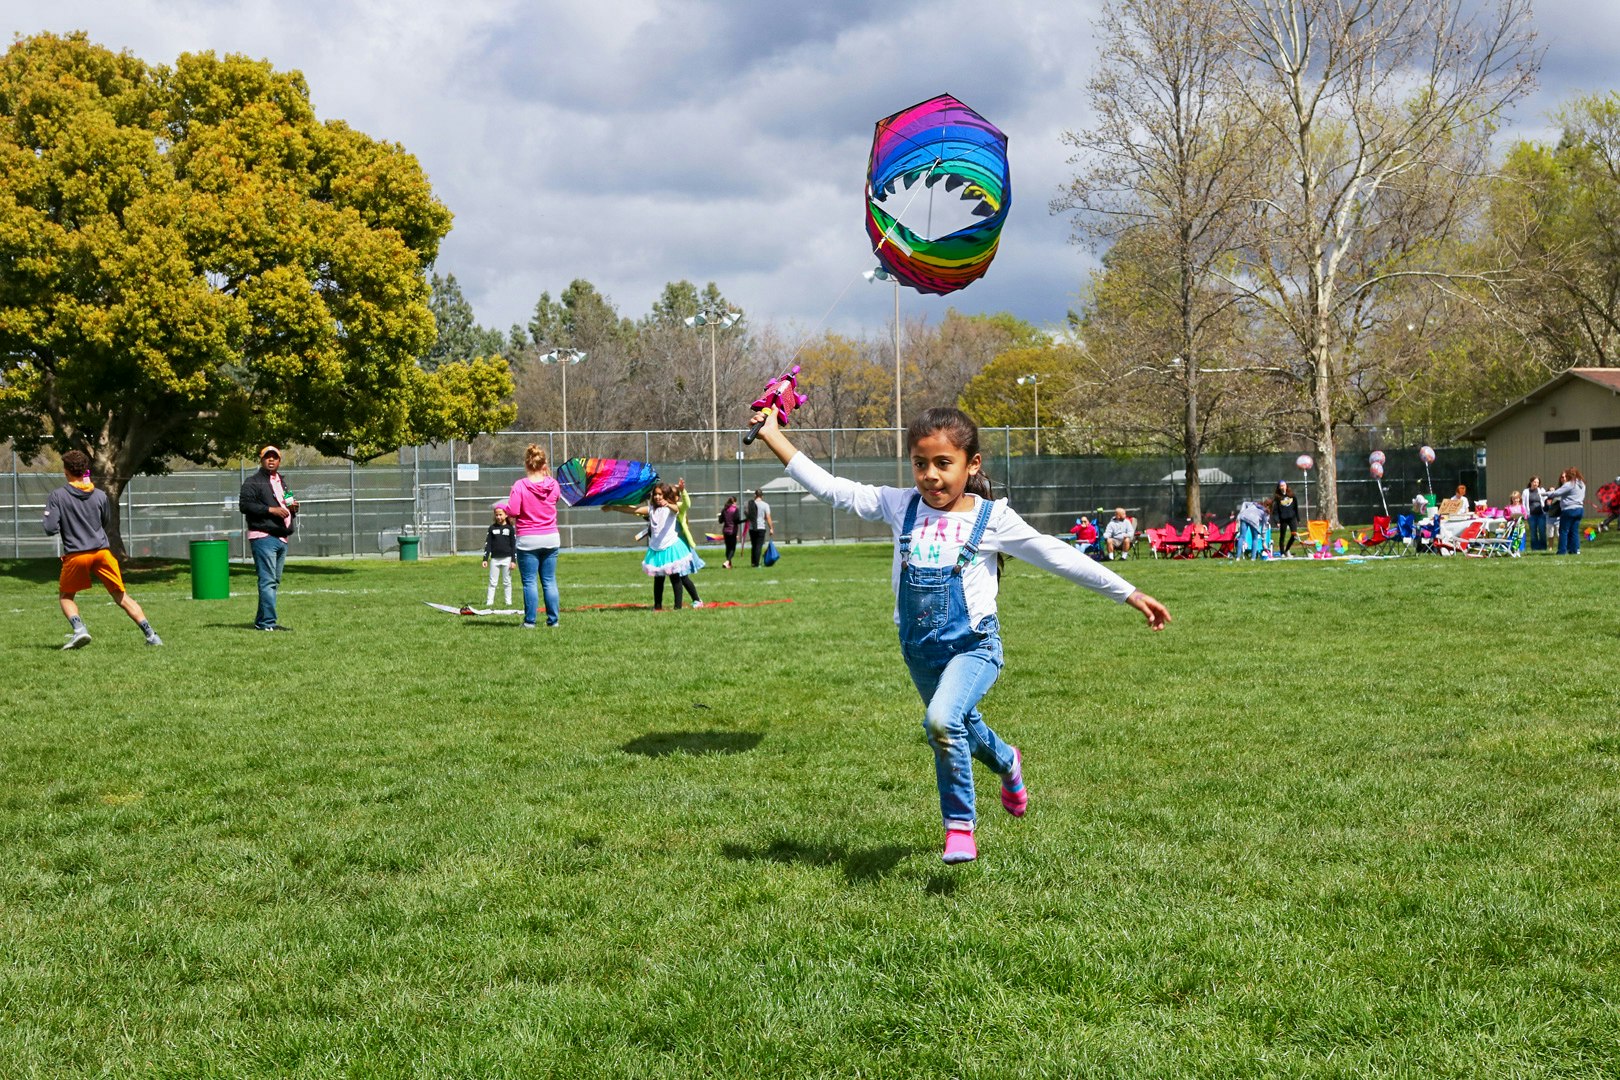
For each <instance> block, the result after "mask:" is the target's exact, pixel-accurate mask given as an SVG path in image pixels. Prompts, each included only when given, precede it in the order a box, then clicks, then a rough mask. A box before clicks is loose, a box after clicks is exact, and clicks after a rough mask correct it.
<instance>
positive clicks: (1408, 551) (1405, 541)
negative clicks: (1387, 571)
mask: <svg viewBox="0 0 1620 1080" xmlns="http://www.w3.org/2000/svg"><path fill="white" fill-rule="evenodd" d="M1394 533H1395V535H1393V536H1391V537H1390V539H1391V540H1399V541H1400V542H1401V546H1400V549H1399V553H1400V554H1402V555H1412V554H1415V553H1416V551H1417V518H1415V517H1413V516H1412V515H1411V514H1398V515H1396V518H1395V529H1394Z"/></svg>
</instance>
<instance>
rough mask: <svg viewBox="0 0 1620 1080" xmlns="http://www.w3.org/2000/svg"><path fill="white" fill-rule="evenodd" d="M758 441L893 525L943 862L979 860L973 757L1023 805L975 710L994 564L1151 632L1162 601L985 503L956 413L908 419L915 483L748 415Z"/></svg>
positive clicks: (905, 638) (974, 446)
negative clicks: (810, 445) (1032, 570)
mask: <svg viewBox="0 0 1620 1080" xmlns="http://www.w3.org/2000/svg"><path fill="white" fill-rule="evenodd" d="M751 422H752V423H760V422H763V424H764V426H763V427H762V428H761V429H760V434H759V437H760V438H761V439H763V440H764V441H765V444H766V445H767V446H769V447H770V448H771V450H772V451H773V452H775V454H776V456H777V457H778V458H779V459H781V461H782V463H783V464H784V465H786V466H787V472H788V475H789V476H791V477H792V478H793V479H794V480H796V481H798V482H799V483H800V484H802V485H803V486H804V488H805V490H807V491H809V492H810V493H811V494H813V495H815V496H816V497H817V498H818V499H821V500H822V501H823V502H826V503H829V504H831V505H832V506H835V507H837V508H839V509H841V510H848V511H850V512H852V513H854V514H856V515H857V516H859V517H861V518H865V519H866V520H868V521H879V520H882V521H887V522H888V523H889V527H890V528H891V529H892V530H893V531H894V536H895V550H894V564H893V569H892V571H891V575H890V576H891V579H892V582H893V585H894V590H895V622H896V624H897V625H898V626H899V628H900V655H901V656H902V657H903V658H904V659H905V662H906V667H907V669H908V670H909V671H910V673H911V680H912V682H913V683H914V684H915V685H916V687H917V692H918V693H919V694H921V695H922V699H923V702H924V704H925V705H926V713H925V716H924V720H923V728H924V731H925V732H926V733H927V736H928V743H929V745H930V746H931V747H933V750H934V777H935V782H936V783H937V784H938V787H939V806H940V813H941V816H942V817H943V819H944V825H945V848H944V853H943V855H942V856H941V857H942V858H943V859H944V861H945V862H947V863H962V862H969V861H971V860H973V859H975V858H977V857H978V846H977V844H976V843H975V841H974V838H973V829H974V824H975V815H974V806H973V759H974V758H977V759H978V760H979V761H980V762H982V763H983V764H985V765H986V766H988V767H989V768H990V769H991V770H992V771H993V772H995V773H996V774H997V775H998V776H1000V777H1001V804H1002V806H1003V807H1004V808H1005V809H1006V810H1007V812H1008V813H1010V814H1012V815H1013V816H1014V817H1022V816H1023V815H1024V811H1025V808H1026V807H1027V805H1028V802H1029V796H1028V793H1027V792H1026V791H1025V789H1024V775H1023V759H1022V755H1021V754H1020V753H1019V750H1018V748H1017V747H1016V746H1011V745H1009V744H1008V743H1006V742H1003V741H1002V739H1001V738H1000V737H999V736H997V734H996V733H995V732H994V731H992V730H991V729H990V726H989V725H988V724H986V723H985V722H984V718H983V717H982V716H981V715H980V714H979V708H978V706H979V701H980V699H981V698H983V697H984V695H985V694H986V693H987V692H988V691H989V689H990V687H991V686H992V685H993V684H994V683H995V681H996V677H997V675H999V674H1000V672H1001V666H1002V653H1001V633H1000V628H999V624H998V623H997V621H996V589H997V585H998V580H997V560H996V559H995V558H993V556H998V555H1002V554H1006V555H1012V556H1014V557H1016V558H1020V559H1023V560H1024V561H1025V562H1028V563H1030V564H1032V565H1034V566H1038V567H1040V568H1041V569H1043V570H1047V571H1050V572H1051V573H1053V574H1056V575H1058V576H1059V577H1062V578H1065V579H1067V580H1069V581H1072V582H1074V583H1075V584H1077V585H1082V586H1084V587H1086V588H1088V589H1091V590H1092V591H1094V592H1098V593H1101V594H1102V595H1104V596H1109V597H1112V598H1113V599H1114V600H1115V601H1118V602H1123V603H1127V604H1129V605H1130V606H1131V607H1134V608H1136V609H1137V610H1138V611H1140V612H1141V613H1142V614H1143V615H1144V616H1146V618H1147V622H1148V626H1149V627H1150V628H1151V629H1153V630H1162V629H1163V628H1164V626H1165V624H1166V623H1168V622H1169V621H1170V613H1169V611H1167V610H1166V609H1165V606H1164V605H1163V604H1161V603H1159V602H1158V601H1157V600H1155V599H1153V597H1151V596H1148V595H1147V594H1146V593H1143V592H1142V591H1140V590H1138V589H1134V588H1132V587H1131V585H1130V584H1129V583H1127V582H1126V581H1125V579H1124V578H1121V577H1120V576H1119V575H1118V574H1115V573H1114V572H1112V571H1111V570H1108V569H1106V568H1105V567H1102V566H1099V565H1098V564H1096V563H1094V562H1092V561H1091V560H1090V559H1087V558H1085V557H1083V556H1082V555H1080V553H1079V552H1077V551H1075V550H1074V549H1073V548H1071V547H1069V546H1068V545H1066V544H1064V543H1063V542H1062V541H1061V540H1059V539H1057V538H1056V537H1051V536H1044V535H1042V534H1040V533H1038V532H1036V531H1035V530H1034V529H1033V528H1032V527H1030V526H1029V525H1028V524H1027V523H1026V522H1025V521H1024V519H1023V518H1021V517H1019V516H1018V514H1017V513H1015V512H1014V511H1013V510H1012V508H1011V507H1010V506H1008V505H1007V502H1006V500H1001V501H992V494H991V490H990V482H989V480H988V479H987V478H986V477H985V475H984V473H983V471H982V462H981V460H980V456H979V429H978V428H977V427H976V426H975V425H974V423H973V421H972V420H970V419H969V418H968V417H967V415H966V414H965V413H962V412H960V411H958V410H956V409H929V410H928V411H927V412H924V413H923V414H922V415H921V416H919V417H917V418H916V419H915V420H913V421H912V422H911V426H910V428H909V429H908V431H907V442H908V444H909V445H910V447H911V471H912V476H913V477H914V478H915V480H916V487H915V488H892V487H873V486H871V485H868V484H859V483H856V482H855V481H853V480H846V479H841V478H838V477H835V476H833V475H831V474H830V473H828V472H827V471H826V470H825V469H823V468H821V466H819V465H817V464H816V463H815V462H813V461H811V460H810V459H809V458H807V457H805V456H804V455H803V454H801V453H799V452H798V450H797V449H796V448H795V447H794V445H793V443H792V442H790V441H789V440H788V437H787V436H786V435H785V434H784V433H783V432H782V430H781V429H780V428H779V427H778V426H777V423H776V413H775V410H774V409H767V410H765V411H763V412H760V413H756V414H755V415H754V416H753V418H752V421H751Z"/></svg>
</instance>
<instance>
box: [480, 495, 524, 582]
mask: <svg viewBox="0 0 1620 1080" xmlns="http://www.w3.org/2000/svg"><path fill="white" fill-rule="evenodd" d="M516 554H517V531H516V529H515V528H514V526H513V525H512V522H511V519H509V518H508V517H507V516H506V507H504V506H501V505H498V504H497V505H496V507H495V521H494V522H493V523H492V524H491V525H490V527H489V532H487V533H485V534H484V565H485V566H487V567H489V592H488V593H487V594H485V596H484V606H485V607H494V606H495V583H496V581H497V580H499V581H501V582H503V583H504V584H505V585H506V606H507V607H511V606H512V557H513V556H514V555H516Z"/></svg>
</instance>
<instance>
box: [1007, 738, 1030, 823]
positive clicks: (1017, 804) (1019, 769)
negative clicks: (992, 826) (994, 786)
mask: <svg viewBox="0 0 1620 1080" xmlns="http://www.w3.org/2000/svg"><path fill="white" fill-rule="evenodd" d="M1001 805H1002V806H1003V807H1004V808H1005V809H1006V811H1007V813H1009V814H1011V815H1012V816H1013V817H1023V816H1024V811H1025V810H1027V809H1029V792H1027V791H1025V790H1024V755H1023V754H1021V753H1019V752H1018V747H1016V746H1015V747H1013V767H1012V772H1010V773H1008V774H1007V775H1006V776H1003V777H1002V778H1001Z"/></svg>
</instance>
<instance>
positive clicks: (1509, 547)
mask: <svg viewBox="0 0 1620 1080" xmlns="http://www.w3.org/2000/svg"><path fill="white" fill-rule="evenodd" d="M1504 524H1505V525H1506V526H1507V527H1506V528H1504V529H1501V530H1499V531H1497V532H1485V531H1483V530H1482V531H1481V532H1480V534H1479V536H1477V537H1475V538H1474V539H1473V540H1472V541H1470V542H1469V545H1468V554H1470V555H1474V556H1477V557H1479V558H1487V557H1491V556H1496V555H1507V556H1509V557H1511V558H1515V559H1517V558H1518V557H1519V547H1520V546H1521V545H1522V544H1523V543H1524V533H1525V527H1526V526H1525V520H1524V518H1522V517H1514V518H1508V519H1507V521H1506V522H1504Z"/></svg>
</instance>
